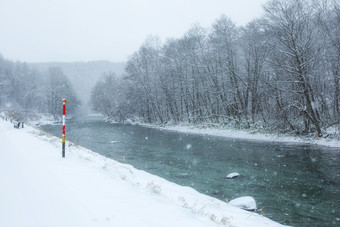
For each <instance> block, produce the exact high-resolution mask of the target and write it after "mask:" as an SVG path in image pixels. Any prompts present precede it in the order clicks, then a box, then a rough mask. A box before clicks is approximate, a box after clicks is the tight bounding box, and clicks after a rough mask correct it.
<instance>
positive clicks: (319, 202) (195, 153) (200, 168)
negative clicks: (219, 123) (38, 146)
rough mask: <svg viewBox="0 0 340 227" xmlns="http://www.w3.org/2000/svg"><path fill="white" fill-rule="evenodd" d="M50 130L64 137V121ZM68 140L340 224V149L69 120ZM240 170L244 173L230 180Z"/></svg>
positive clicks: (292, 214) (311, 222)
mask: <svg viewBox="0 0 340 227" xmlns="http://www.w3.org/2000/svg"><path fill="white" fill-rule="evenodd" d="M42 128H43V129H44V130H45V131H47V132H49V133H52V134H54V135H56V136H60V135H61V127H60V126H55V125H45V126H42ZM66 138H67V139H68V140H70V141H73V142H76V143H78V144H80V145H82V146H84V147H86V148H89V149H91V150H92V151H94V152H97V153H99V154H102V155H104V156H106V157H108V158H112V159H115V160H123V162H125V163H128V164H132V165H133V166H135V167H136V168H137V169H142V170H145V171H147V172H150V173H152V174H155V175H158V176H160V177H163V178H165V179H167V180H169V181H172V182H175V183H177V184H180V185H184V186H190V187H192V188H194V189H196V190H197V191H199V192H201V193H204V194H207V195H210V196H213V197H216V198H218V199H221V200H226V199H227V200H231V199H234V198H237V197H240V196H252V197H254V198H255V200H256V202H257V206H258V208H263V212H264V214H265V215H266V216H267V217H269V218H271V219H273V220H275V221H277V222H279V223H282V224H287V225H293V226H340V149H339V148H328V147H323V146H313V145H304V144H293V143H291V144H287V143H273V142H263V141H250V140H241V139H228V138H221V137H216V136H207V135H193V134H185V133H177V132H171V131H166V130H160V129H152V128H145V127H141V126H131V125H116V124H109V123H106V122H104V121H103V120H102V119H101V118H100V117H94V116H92V117H91V116H82V117H77V118H73V119H71V120H68V121H67V126H66ZM232 172H238V173H240V174H241V175H242V176H241V177H240V178H237V179H226V176H227V175H228V174H229V173H232Z"/></svg>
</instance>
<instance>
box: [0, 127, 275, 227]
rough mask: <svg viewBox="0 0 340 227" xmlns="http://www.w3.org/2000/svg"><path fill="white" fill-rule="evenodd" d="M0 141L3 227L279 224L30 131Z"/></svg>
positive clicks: (9, 132) (10, 131)
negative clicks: (64, 155) (63, 156)
mask: <svg viewBox="0 0 340 227" xmlns="http://www.w3.org/2000/svg"><path fill="white" fill-rule="evenodd" d="M0 138H1V139H0V140H1V144H2V148H1V156H2V157H1V159H0V166H1V171H0V179H1V187H0V226H9V227H10V226H35V227H36V226H219V225H226V226H281V225H280V224H278V223H276V222H273V221H271V220H269V219H267V218H265V217H262V216H260V215H258V214H256V213H252V212H247V211H243V210H241V209H238V208H235V207H233V206H231V205H228V204H227V203H225V202H222V201H219V200H217V199H215V198H211V197H209V196H206V195H203V194H200V193H198V192H197V191H195V190H193V189H192V188H188V187H182V186H179V185H176V184H174V183H171V182H168V181H166V180H164V179H162V178H159V177H157V176H154V175H151V174H149V173H146V172H144V171H141V170H137V169H135V168H133V167H132V166H130V165H126V164H121V163H119V162H116V161H114V160H111V159H108V158H105V157H103V156H100V155H98V154H96V153H93V152H91V151H89V150H87V149H85V148H82V147H77V146H74V145H73V144H72V143H69V142H67V153H66V158H65V159H62V158H61V142H60V139H58V138H56V137H53V136H50V135H48V134H46V133H44V132H41V131H39V130H37V129H33V128H31V127H29V126H27V127H25V128H24V129H19V130H18V129H14V128H13V126H12V124H10V123H9V122H4V121H2V120H0Z"/></svg>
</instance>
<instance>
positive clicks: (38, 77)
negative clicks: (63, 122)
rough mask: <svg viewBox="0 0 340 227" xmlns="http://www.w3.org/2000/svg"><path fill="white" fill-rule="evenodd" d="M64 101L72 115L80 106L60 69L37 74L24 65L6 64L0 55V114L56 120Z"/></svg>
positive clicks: (8, 62) (9, 62)
mask: <svg viewBox="0 0 340 227" xmlns="http://www.w3.org/2000/svg"><path fill="white" fill-rule="evenodd" d="M64 98H66V99H67V100H68V101H69V104H68V106H67V109H68V112H69V113H70V114H72V113H74V112H75V110H76V108H77V107H78V106H79V104H80V102H79V100H78V98H77V97H76V95H75V92H74V90H73V88H72V85H71V83H70V82H69V80H68V79H67V77H66V76H65V75H64V73H63V72H62V71H61V69H60V68H55V67H51V68H48V69H47V70H46V71H38V70H36V69H34V68H32V67H29V66H28V64H27V63H21V62H13V61H10V60H6V59H4V58H3V57H2V56H1V55H0V107H1V110H7V111H10V112H11V111H12V110H14V112H15V114H16V117H24V116H23V115H26V116H27V115H29V114H31V113H48V114H50V115H51V116H53V117H54V118H55V119H57V118H60V117H61V115H62V114H61V111H62V108H61V107H62V101H61V100H62V99H64ZM19 115H20V116H19Z"/></svg>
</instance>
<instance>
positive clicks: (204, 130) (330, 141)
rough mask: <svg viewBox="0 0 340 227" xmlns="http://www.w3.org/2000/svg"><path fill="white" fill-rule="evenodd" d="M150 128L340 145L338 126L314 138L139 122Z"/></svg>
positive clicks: (254, 138)
mask: <svg viewBox="0 0 340 227" xmlns="http://www.w3.org/2000/svg"><path fill="white" fill-rule="evenodd" d="M138 125H141V126H144V127H149V128H158V129H161V130H170V131H176V132H181V133H191V134H199V135H211V136H220V137H226V138H233V139H247V140H259V141H268V142H285V143H300V144H311V145H322V146H328V147H340V132H339V129H338V128H336V129H335V128H334V127H332V128H329V129H328V130H327V131H330V132H329V133H332V135H331V136H330V137H329V138H313V137H307V136H301V137H298V136H289V135H285V134H269V133H262V132H258V131H256V130H237V129H226V128H219V127H206V126H190V125H165V126H155V125H152V124H138Z"/></svg>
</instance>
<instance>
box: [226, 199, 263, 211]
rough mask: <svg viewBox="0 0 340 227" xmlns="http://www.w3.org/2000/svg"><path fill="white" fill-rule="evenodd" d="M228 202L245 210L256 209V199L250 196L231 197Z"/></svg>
mask: <svg viewBox="0 0 340 227" xmlns="http://www.w3.org/2000/svg"><path fill="white" fill-rule="evenodd" d="M229 204H230V205H232V206H234V207H238V208H241V209H243V210H247V211H255V210H256V209H257V206H256V201H255V199H254V198H253V197H251V196H244V197H239V198H236V199H233V200H231V201H230V202H229Z"/></svg>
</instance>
